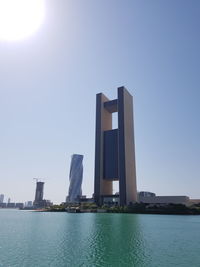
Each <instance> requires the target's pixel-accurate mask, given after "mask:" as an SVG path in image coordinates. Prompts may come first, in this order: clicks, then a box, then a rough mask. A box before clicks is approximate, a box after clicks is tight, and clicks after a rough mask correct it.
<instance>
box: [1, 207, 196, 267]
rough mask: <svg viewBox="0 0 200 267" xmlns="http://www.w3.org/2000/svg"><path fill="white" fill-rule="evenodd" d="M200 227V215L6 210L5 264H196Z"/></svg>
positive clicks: (33, 266)
mask: <svg viewBox="0 0 200 267" xmlns="http://www.w3.org/2000/svg"><path fill="white" fill-rule="evenodd" d="M199 230H200V217H198V216H196V217H195V216H161V215H134V214H92V213H89V214H69V213H35V212H24V211H11V210H9V211H6V210H0V266H3V267H4V266H5V267H7V266H20V267H21V266H24V267H40V266H42V267H43V266H44V267H45V266H52V267H54V266H55V267H57V266H58V267H64V266H70V267H71V266H72V267H73V266H75V267H76V266H87V267H88V266H92V267H93V266H94V267H95V266H101V267H104V266H108V267H110V266H111V267H112V266H114V267H118V266H119V267H123V266H125V267H126V266H127V267H131V266H134V267H157V266H162V267H169V266H181V267H182V266H185V267H188V266H195V267H196V266H200V265H199V262H200V256H199V250H200V245H199V239H200V231H199ZM186 251H187V256H186V253H185V252H186Z"/></svg>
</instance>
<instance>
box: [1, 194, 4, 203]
mask: <svg viewBox="0 0 200 267" xmlns="http://www.w3.org/2000/svg"><path fill="white" fill-rule="evenodd" d="M3 200H4V195H3V194H1V195H0V203H3Z"/></svg>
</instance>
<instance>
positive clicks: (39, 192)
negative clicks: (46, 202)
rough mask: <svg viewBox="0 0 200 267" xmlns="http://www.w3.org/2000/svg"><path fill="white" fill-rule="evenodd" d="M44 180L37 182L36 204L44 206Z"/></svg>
mask: <svg viewBox="0 0 200 267" xmlns="http://www.w3.org/2000/svg"><path fill="white" fill-rule="evenodd" d="M43 193H44V182H38V181H37V182H36V191H35V200H34V203H33V204H34V206H43Z"/></svg>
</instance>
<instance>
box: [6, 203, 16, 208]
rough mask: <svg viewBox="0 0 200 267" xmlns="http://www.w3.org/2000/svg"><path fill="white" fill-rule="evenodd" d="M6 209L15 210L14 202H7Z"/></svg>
mask: <svg viewBox="0 0 200 267" xmlns="http://www.w3.org/2000/svg"><path fill="white" fill-rule="evenodd" d="M7 208H12V209H13V208H15V203H14V202H9V203H8V204H7Z"/></svg>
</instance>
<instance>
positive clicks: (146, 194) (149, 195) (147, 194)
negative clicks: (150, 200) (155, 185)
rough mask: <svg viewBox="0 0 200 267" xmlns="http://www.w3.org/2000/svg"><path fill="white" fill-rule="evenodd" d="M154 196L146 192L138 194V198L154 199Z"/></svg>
mask: <svg viewBox="0 0 200 267" xmlns="http://www.w3.org/2000/svg"><path fill="white" fill-rule="evenodd" d="M155 196H156V194H155V193H152V192H148V191H141V192H139V193H138V197H139V198H140V197H155Z"/></svg>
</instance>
